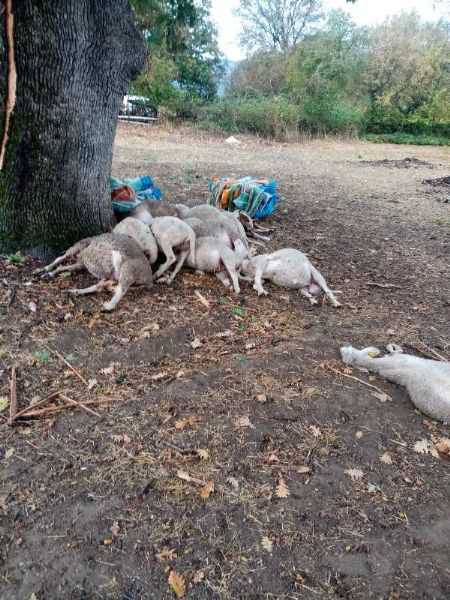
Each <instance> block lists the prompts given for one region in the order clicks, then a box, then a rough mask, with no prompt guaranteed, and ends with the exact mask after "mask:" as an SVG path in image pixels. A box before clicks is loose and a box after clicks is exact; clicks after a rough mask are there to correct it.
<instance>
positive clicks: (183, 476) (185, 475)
mask: <svg viewBox="0 0 450 600" xmlns="http://www.w3.org/2000/svg"><path fill="white" fill-rule="evenodd" d="M177 477H178V478H179V479H183V481H188V482H189V483H196V484H197V485H203V486H205V485H207V484H206V481H202V480H201V479H197V478H196V477H191V476H190V475H189V473H186V471H182V470H181V469H179V470H178V471H177Z"/></svg>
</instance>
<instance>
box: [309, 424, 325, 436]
mask: <svg viewBox="0 0 450 600" xmlns="http://www.w3.org/2000/svg"><path fill="white" fill-rule="evenodd" d="M309 430H310V432H311V433H312V434H313V436H314V437H315V438H319V437H320V436H321V435H322V432H321V431H320V429H319V428H318V427H316V426H315V425H310V426H309Z"/></svg>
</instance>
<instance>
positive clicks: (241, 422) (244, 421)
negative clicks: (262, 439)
mask: <svg viewBox="0 0 450 600" xmlns="http://www.w3.org/2000/svg"><path fill="white" fill-rule="evenodd" d="M235 425H236V427H250V428H251V429H255V426H254V425H253V424H252V423H251V421H250V419H249V418H248V417H239V418H238V419H236V421H235Z"/></svg>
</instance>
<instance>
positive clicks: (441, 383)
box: [38, 201, 450, 422]
mask: <svg viewBox="0 0 450 600" xmlns="http://www.w3.org/2000/svg"><path fill="white" fill-rule="evenodd" d="M160 255H162V256H163V257H164V260H163V262H162V263H161V265H160V266H159V268H158V269H157V270H156V273H155V274H154V275H153V273H152V265H155V263H156V262H157V260H158V257H159V256H160ZM68 258H74V259H76V262H75V263H73V264H71V265H65V266H63V265H62V264H61V263H63V262H64V261H65V260H66V259H68ZM59 265H61V266H59ZM184 265H187V266H188V267H191V268H193V269H195V270H197V271H200V272H202V273H205V272H206V273H215V275H216V277H217V278H218V279H219V280H220V281H221V282H222V283H223V284H224V285H225V286H226V287H229V286H230V282H231V285H232V286H233V289H234V291H235V293H236V294H239V293H240V288H239V278H241V279H246V280H248V281H253V282H254V285H253V288H254V289H255V290H256V291H257V292H258V295H261V294H267V292H266V290H265V289H264V288H263V285H262V281H263V280H264V279H267V280H269V281H271V282H272V283H274V284H275V285H279V286H284V287H288V288H291V289H298V290H300V292H301V293H302V294H303V295H304V296H306V297H307V298H308V299H309V301H310V302H311V303H312V304H316V303H317V299H316V296H317V295H319V294H320V293H321V291H323V292H324V293H325V296H326V297H327V298H328V300H329V301H330V303H331V304H332V305H333V306H334V307H338V306H340V304H339V303H338V302H337V300H336V298H335V296H334V294H333V292H332V291H331V290H330V289H329V288H328V286H327V284H326V282H325V280H324V278H323V277H322V275H321V274H320V273H319V271H317V269H315V268H314V267H313V266H312V265H311V263H310V262H309V260H308V258H307V257H306V256H305V254H303V253H302V252H300V251H299V250H295V249H294V248H283V249H281V250H277V251H276V252H273V253H271V254H260V255H256V256H254V255H253V256H252V253H251V251H250V245H249V240H248V239H247V234H246V231H245V229H244V227H243V225H242V223H241V221H240V220H239V215H238V214H235V213H230V212H226V211H222V210H219V209H217V208H215V207H213V206H210V205H207V204H203V205H200V206H196V207H194V208H189V207H187V206H184V205H181V204H176V205H170V204H167V203H163V202H155V201H145V202H143V203H142V204H140V205H139V206H138V207H137V208H136V209H135V210H134V212H133V214H132V216H130V217H127V218H126V219H124V220H123V221H121V222H120V223H119V224H118V225H116V227H115V228H114V230H113V231H112V233H105V234H103V235H98V236H95V237H92V238H86V239H84V240H81V241H80V242H78V243H77V244H75V245H74V246H72V247H71V248H69V250H67V252H66V253H65V254H64V255H63V256H60V257H59V258H57V259H56V260H55V261H54V262H53V263H51V264H50V265H48V266H47V267H45V268H44V269H40V270H38V272H42V271H44V272H45V275H46V276H54V275H56V274H57V273H59V272H61V271H80V270H82V269H87V270H88V271H89V273H91V274H92V275H93V276H94V277H96V278H97V279H98V282H97V283H96V284H95V285H92V286H90V287H87V288H84V289H73V290H70V291H71V292H72V293H73V294H76V295H82V294H90V293H93V292H97V291H100V290H104V289H108V290H111V291H112V290H113V291H114V294H113V297H112V298H111V300H110V301H109V302H106V303H105V304H104V305H103V307H104V309H105V310H113V309H114V308H115V307H116V306H117V303H118V302H119V301H120V299H121V298H122V297H123V296H124V294H125V293H126V292H127V290H128V289H129V287H130V286H131V285H133V284H140V285H144V286H146V287H148V288H150V287H151V286H152V285H153V279H156V280H157V281H165V282H166V283H168V284H170V283H171V282H172V281H173V280H174V278H175V277H176V275H177V273H178V272H179V271H180V269H181V268H182V267H183V266H184ZM171 267H173V270H172V272H171V273H170V274H169V269H170V268H171ZM116 284H117V285H116ZM388 351H389V356H386V357H384V358H378V356H379V354H380V351H379V350H378V349H377V348H372V347H369V348H365V349H363V350H356V349H355V348H352V347H351V346H348V347H343V348H341V356H342V359H343V361H344V362H345V363H347V364H350V365H354V366H356V367H361V368H364V369H368V370H369V371H374V372H376V373H379V374H380V375H382V376H384V377H386V379H388V380H390V381H393V382H395V383H399V384H400V385H404V386H406V388H407V390H408V392H409V394H410V397H411V400H412V401H413V403H414V404H415V405H416V406H417V407H418V408H419V409H420V410H422V411H423V412H424V413H425V414H428V415H429V416H431V417H433V418H436V419H440V420H442V421H444V422H449V421H450V364H449V363H447V362H437V361H433V360H426V359H423V358H417V357H415V356H408V355H402V354H399V351H400V348H399V347H397V346H396V347H395V348H394V347H393V346H392V347H389V348H388Z"/></svg>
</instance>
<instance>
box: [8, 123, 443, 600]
mask: <svg viewBox="0 0 450 600" xmlns="http://www.w3.org/2000/svg"><path fill="white" fill-rule="evenodd" d="M242 139H243V140H244V142H245V144H244V146H242V147H239V148H238V149H236V148H230V147H228V146H227V145H226V144H224V143H223V140H218V139H214V138H210V137H205V136H201V135H200V134H193V133H191V132H189V131H188V130H177V131H172V132H170V131H165V130H162V129H152V128H149V129H147V128H146V127H142V128H140V127H137V126H121V128H120V130H119V134H118V138H117V142H116V148H115V157H114V169H113V170H114V174H116V175H123V176H133V175H137V174H144V173H150V174H152V175H154V176H155V178H156V180H157V183H158V184H159V185H160V186H161V187H162V188H163V190H164V191H165V192H166V197H167V198H168V200H177V201H189V202H191V201H192V202H196V201H204V200H205V199H206V198H207V181H208V178H209V177H210V176H211V175H221V174H227V175H236V176H240V175H246V174H254V175H257V176H262V175H272V176H274V177H276V178H277V179H278V181H279V182H280V188H281V194H282V197H283V201H282V204H281V206H280V210H279V212H278V213H277V215H276V216H275V217H274V218H273V219H272V220H271V221H270V222H271V224H272V225H274V226H275V227H276V233H275V237H274V240H273V242H272V243H271V247H272V248H279V247H283V246H288V245H289V246H292V245H294V246H297V247H300V248H301V249H303V250H304V251H306V252H307V253H308V254H309V255H310V257H311V259H312V260H313V262H314V263H315V264H316V265H317V266H318V267H319V269H320V270H321V271H322V272H323V274H324V275H325V276H326V278H327V280H328V282H329V283H330V284H331V287H332V288H337V289H339V290H341V292H342V294H341V296H340V298H341V299H342V301H343V302H344V304H345V306H344V307H343V308H342V309H340V310H334V309H333V308H331V307H330V306H329V305H326V304H325V305H324V306H320V307H317V308H316V307H310V306H309V305H308V304H307V302H306V301H305V299H303V298H302V297H301V296H299V295H298V294H297V293H294V292H287V291H286V290H280V289H275V288H270V292H271V294H270V296H269V297H267V298H257V297H256V295H255V293H254V291H253V290H252V289H251V286H249V285H246V284H244V286H243V293H242V297H241V298H240V299H236V298H234V297H233V296H232V295H230V294H229V293H228V292H226V291H225V289H224V288H223V287H221V285H220V284H219V282H217V281H216V280H215V279H213V278H210V277H207V276H198V275H195V274H193V273H189V272H185V273H183V274H182V275H181V276H180V277H179V278H178V279H177V281H176V282H175V284H174V287H173V288H166V287H162V286H155V288H154V291H153V292H144V291H141V290H135V291H132V292H130V293H129V294H128V295H127V296H126V297H125V299H124V301H123V302H121V304H120V305H119V308H118V310H117V311H116V312H115V313H114V314H104V313H101V312H100V306H101V301H102V300H103V298H102V297H101V296H98V297H91V298H84V299H75V300H72V299H70V297H68V296H67V294H66V293H65V290H66V289H67V288H69V287H72V286H73V282H74V280H76V281H77V283H78V282H80V283H81V282H83V281H86V282H87V281H90V280H89V277H87V276H84V275H81V276H80V275H78V276H73V277H72V278H61V279H59V280H57V281H53V282H48V283H47V282H41V281H39V280H35V279H32V278H31V277H30V272H31V270H32V268H33V265H31V264H27V265H25V266H24V267H15V266H13V265H10V264H8V263H7V262H6V261H2V262H1V264H0V268H2V273H3V274H2V278H1V279H2V280H3V281H2V283H1V286H0V318H1V321H0V376H1V379H0V397H1V396H8V395H9V383H8V377H9V373H10V368H11V366H12V365H13V364H17V367H18V376H19V378H18V396H19V405H20V408H22V407H24V406H26V405H27V404H28V403H29V402H30V401H34V402H37V401H39V400H42V399H43V398H44V397H45V396H46V395H47V394H48V393H50V392H52V391H60V392H61V391H62V392H63V394H64V395H65V396H66V397H69V398H72V399H73V400H76V401H81V402H83V401H84V402H86V401H88V400H92V401H104V402H105V403H104V404H97V405H96V404H91V405H89V406H91V408H93V409H94V410H95V411H96V412H98V413H99V415H100V416H99V417H96V416H94V415H92V414H90V413H87V412H84V411H82V410H78V409H75V410H71V409H64V410H61V411H60V412H56V411H57V407H58V406H60V404H58V402H60V401H55V402H54V404H53V405H52V404H51V405H50V406H54V407H55V410H54V411H53V412H52V411H51V410H50V411H49V412H48V415H47V417H48V418H40V419H36V420H33V421H29V422H27V423H24V424H22V425H20V426H18V427H15V428H14V429H11V428H9V427H8V426H7V425H6V422H5V420H3V421H2V420H1V419H2V417H0V440H1V441H0V467H1V470H0V599H1V600H10V599H12V598H14V599H19V600H22V599H24V600H31V599H32V598H33V599H34V598H36V599H37V600H44V599H45V600H50V599H52V600H53V599H59V598H64V599H66V598H67V599H77V600H81V599H86V600H88V599H89V600H90V599H96V598H99V599H114V600H115V599H117V600H119V599H120V600H147V599H153V598H155V599H160V598H172V597H175V596H174V594H173V592H172V591H171V589H170V586H169V583H168V579H169V576H170V573H171V571H174V572H175V573H176V574H178V575H180V577H181V578H182V579H181V582H183V581H184V583H185V585H186V596H187V597H188V598H193V599H194V598H195V599H205V600H206V599H212V598H213V599H230V600H235V599H245V600H250V599H254V600H259V599H269V598H277V599H286V600H287V599H308V600H309V599H315V598H317V599H318V600H319V599H325V598H326V599H330V598H336V599H337V598H346V599H351V600H353V599H358V600H366V599H374V600H375V599H376V600H379V599H383V600H384V599H386V600H399V599H402V600H403V599H424V600H425V599H427V600H432V599H433V600H448V598H449V597H450V546H449V543H448V540H449V536H450V516H449V509H448V507H449V501H450V462H448V461H445V460H444V459H442V458H440V457H439V456H437V455H435V452H433V453H419V452H417V451H416V450H415V449H414V446H415V444H416V442H418V441H421V440H426V441H427V442H429V444H428V445H427V444H422V447H423V448H428V449H429V450H431V449H432V447H433V443H434V442H435V441H436V440H438V439H439V438H442V437H450V431H449V427H448V426H444V425H441V424H438V423H435V422H433V421H430V420H429V419H427V418H425V417H424V416H423V415H421V414H419V413H418V412H417V411H415V410H414V407H413V406H412V405H411V403H410V402H409V400H408V397H407V395H406V393H405V392H404V391H403V390H402V389H400V388H396V387H395V386H392V385H390V384H388V383H385V382H383V381H382V380H380V379H377V378H372V377H369V376H368V375H367V374H365V373H361V372H359V371H353V372H350V371H348V370H346V371H344V368H343V365H342V364H341V362H340V361H339V356H338V348H339V346H340V345H342V344H344V343H346V342H352V343H353V344H354V345H356V346H361V345H363V344H365V345H368V344H370V345H379V346H384V345H385V344H386V343H388V342H391V341H395V342H397V343H400V344H402V345H403V346H405V347H406V348H407V349H413V351H415V352H416V353H418V352H419V351H421V352H423V353H430V352H438V353H439V354H441V355H443V356H445V357H447V358H449V357H450V318H449V317H450V278H449V266H448V259H449V251H450V204H444V203H443V200H445V199H446V198H447V195H448V192H447V190H446V188H445V187H439V186H438V187H435V186H430V185H423V184H422V183H421V182H422V180H423V179H430V178H438V177H443V176H446V175H448V174H449V170H450V165H449V155H450V150H449V149H447V148H431V147H408V146H393V145H374V144H367V143H361V142H339V141H335V140H329V141H312V142H306V143H304V144H291V145H287V144H277V143H266V142H261V141H258V140H255V139H252V138H242ZM411 158H413V159H417V160H404V159H411ZM387 161H394V162H387ZM395 161H396V162H395ZM417 161H423V162H417ZM28 281H31V282H32V284H31V285H25V284H26V282H28ZM373 284H376V285H373ZM386 285H388V286H395V287H382V286H386ZM380 286H381V287H380ZM11 290H14V291H13V292H12V291H11ZM197 292H200V294H201V295H202V296H203V297H204V298H206V300H207V301H208V303H209V307H210V308H209V309H207V308H206V307H205V306H204V304H203V303H202V301H201V300H200V299H199V296H198V293H197ZM32 302H34V303H35V304H36V312H34V308H35V307H34V305H32V304H30V303H32ZM194 340H196V342H195V343H194V344H192V343H193V342H194ZM197 340H198V341H197ZM47 347H48V348H50V351H49V350H48V349H47ZM54 351H57V352H58V353H59V354H60V355H61V356H63V357H65V358H66V360H68V361H69V362H70V363H71V364H73V366H74V367H75V369H76V371H77V373H78V375H81V378H82V379H84V380H85V381H86V382H88V384H89V385H85V383H83V382H82V381H81V380H80V378H79V377H78V376H77V375H75V374H74V373H73V371H71V370H69V369H68V367H67V365H66V364H65V363H64V362H63V361H62V360H61V358H59V357H58V355H56V354H54ZM348 375H353V376H355V377H357V378H359V379H361V380H362V381H365V382H367V383H370V384H371V385H375V386H376V387H377V388H380V390H379V391H378V392H376V391H375V390H373V389H372V388H370V387H367V386H366V385H364V384H363V383H360V382H358V381H355V380H354V379H351V378H350V377H348ZM93 380H95V382H94V381H93ZM88 388H91V389H88ZM374 392H375V393H376V394H377V395H376V396H374V395H373V393H374ZM380 392H385V393H386V394H388V395H389V396H390V397H391V399H387V400H386V398H385V397H383V395H382V394H380ZM2 414H3V415H5V414H7V410H6V411H5V412H3V413H0V415H2ZM416 449H417V447H416ZM381 457H383V460H380V459H381ZM349 470H356V472H355V471H350V473H349V472H348V471H349ZM358 471H360V473H358ZM351 475H353V478H352V477H351ZM189 478H190V480H187V479H189ZM209 482H213V484H214V491H212V492H211V489H212V485H211V484H209ZM286 488H287V490H288V492H289V494H287V492H286ZM202 495H203V497H202ZM279 496H281V497H279ZM283 496H286V497H283ZM174 577H175V581H176V576H174V575H173V573H172V579H171V580H173V579H174ZM181 587H182V586H181ZM32 594H35V596H32Z"/></svg>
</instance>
